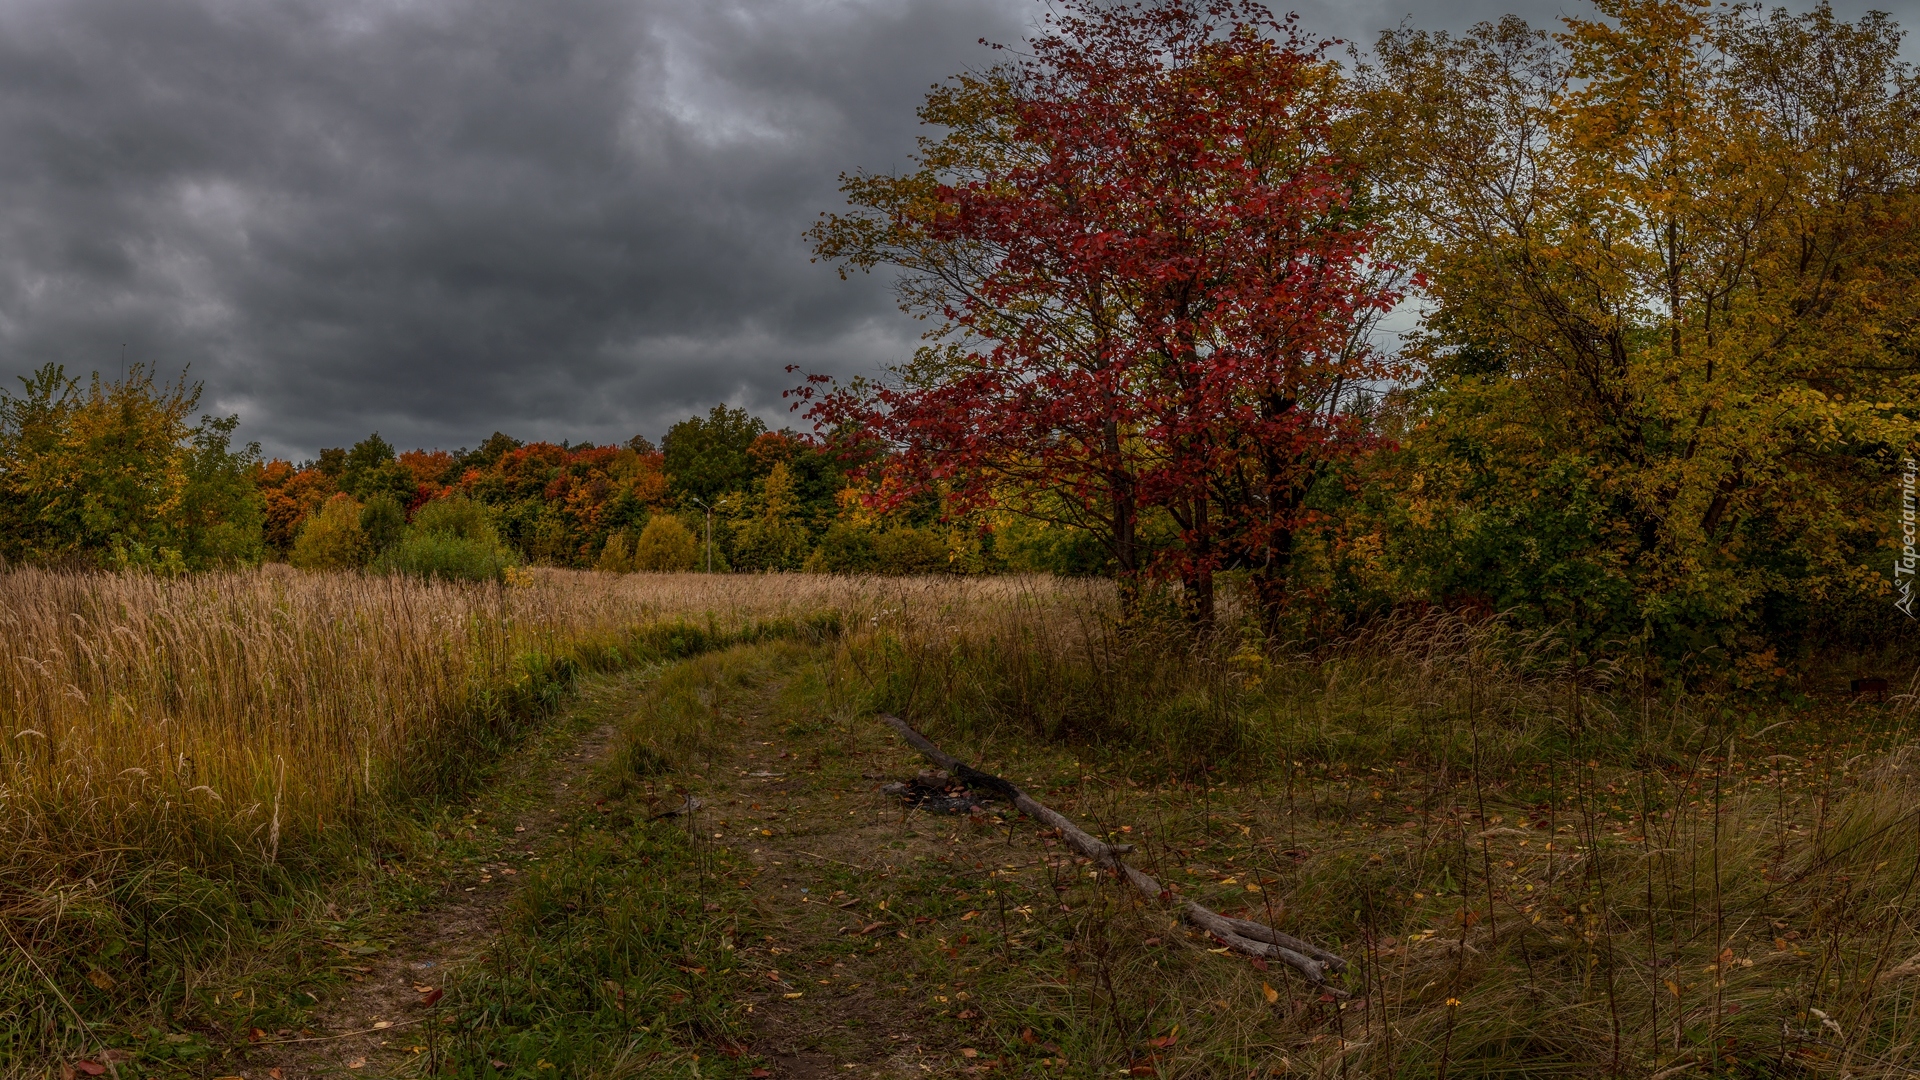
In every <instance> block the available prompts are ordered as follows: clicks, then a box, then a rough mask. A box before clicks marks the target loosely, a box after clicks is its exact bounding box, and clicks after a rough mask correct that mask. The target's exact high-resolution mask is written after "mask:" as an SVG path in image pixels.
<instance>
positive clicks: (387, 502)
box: [360, 491, 407, 555]
mask: <svg viewBox="0 0 1920 1080" xmlns="http://www.w3.org/2000/svg"><path fill="white" fill-rule="evenodd" d="M360 530H361V531H362V532H364V533H366V534H367V548H368V550H369V551H371V552H373V554H375V555H378V554H380V553H381V552H383V551H386V550H387V549H388V548H390V547H392V546H393V545H395V544H397V543H399V542H400V537H401V536H402V535H404V534H405V533H406V531H407V512H406V510H405V509H404V508H402V507H401V505H400V503H399V502H398V501H397V500H396V499H394V497H393V496H391V495H389V494H387V493H386V492H384V491H381V492H376V493H375V494H374V495H373V496H371V497H370V498H368V499H367V502H366V505H365V506H362V507H361V508H360Z"/></svg>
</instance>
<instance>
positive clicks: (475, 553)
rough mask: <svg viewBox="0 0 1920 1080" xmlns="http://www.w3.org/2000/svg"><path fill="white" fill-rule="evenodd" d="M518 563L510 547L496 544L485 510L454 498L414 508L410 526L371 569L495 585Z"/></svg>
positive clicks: (458, 497)
mask: <svg viewBox="0 0 1920 1080" xmlns="http://www.w3.org/2000/svg"><path fill="white" fill-rule="evenodd" d="M518 565H519V560H518V559H517V558H516V557H515V556H514V553H513V549H512V548H509V547H508V546H507V545H506V544H503V543H501V542H500V534H499V532H497V531H496V530H495V529H494V527H493V518H492V516H491V515H489V514H488V513H487V508H486V507H484V506H481V505H480V504H479V503H476V502H473V501H471V500H468V499H464V498H461V497H460V496H457V495H456V496H454V497H452V498H449V499H435V500H433V501H432V502H430V503H427V504H426V505H425V506H422V507H421V508H420V509H419V510H416V511H415V512H414V515H413V524H412V526H410V527H409V528H408V529H407V531H406V534H405V535H404V536H403V537H401V539H400V542H399V543H397V544H395V545H394V546H393V547H391V548H389V549H388V550H387V551H386V552H385V553H384V554H383V555H381V557H380V558H379V559H378V560H377V561H376V562H375V563H374V569H376V570H382V571H388V572H398V573H402V574H414V575H417V576H419V577H429V578H432V577H437V578H447V579H449V580H453V581H499V580H502V579H503V578H505V577H506V573H507V568H508V567H512V566H518Z"/></svg>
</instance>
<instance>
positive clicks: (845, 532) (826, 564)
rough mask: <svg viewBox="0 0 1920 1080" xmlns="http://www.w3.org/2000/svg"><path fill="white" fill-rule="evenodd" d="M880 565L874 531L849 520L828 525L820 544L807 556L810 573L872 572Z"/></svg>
mask: <svg viewBox="0 0 1920 1080" xmlns="http://www.w3.org/2000/svg"><path fill="white" fill-rule="evenodd" d="M878 565H879V563H878V560H876V559H875V558H874V554H873V530H872V529H868V528H865V527H863V526H860V525H855V524H854V523H852V522H850V521H836V522H834V523H833V524H832V525H830V526H828V527H827V533H826V535H825V536H822V537H821V538H820V546H819V547H817V548H815V549H813V554H812V555H809V556H807V566H806V569H807V572H808V573H811V574H871V573H873V572H874V570H875V568H876V567H877V566H878Z"/></svg>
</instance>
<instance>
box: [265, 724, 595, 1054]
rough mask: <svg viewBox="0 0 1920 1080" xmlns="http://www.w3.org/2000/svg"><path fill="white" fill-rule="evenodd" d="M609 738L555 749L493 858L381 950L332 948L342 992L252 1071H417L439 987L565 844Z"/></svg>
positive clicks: (448, 887)
mask: <svg viewBox="0 0 1920 1080" xmlns="http://www.w3.org/2000/svg"><path fill="white" fill-rule="evenodd" d="M615 735H616V730H615V726H614V725H613V724H612V723H610V722H602V723H598V724H596V725H594V726H593V727H591V728H589V729H587V730H586V731H585V732H583V733H582V734H581V735H579V736H578V737H577V738H575V739H574V740H572V741H571V744H570V745H565V746H563V747H561V748H560V749H559V750H558V752H557V753H556V754H555V755H554V757H553V759H552V760H551V762H550V764H548V765H547V766H546V775H545V776H544V777H543V778H542V780H543V782H542V783H541V784H539V785H537V788H536V790H538V791H539V792H540V795H539V797H538V798H536V799H534V800H532V801H531V802H530V803H528V804H527V805H526V806H524V807H521V808H519V809H518V811H517V812H516V813H514V814H513V815H512V817H513V821H512V823H511V825H506V824H504V823H502V827H501V831H500V835H501V843H500V844H499V845H498V849H497V850H495V851H493V852H492V853H491V857H488V858H483V859H481V860H479V861H478V862H477V863H475V864H469V865H468V866H466V867H463V868H462V872H461V873H459V874H457V875H455V876H452V877H449V878H448V879H447V880H446V881H444V882H443V883H442V887H441V892H440V895H439V898H438V900H437V902H435V903H431V904H429V905H428V906H426V907H425V908H423V909H421V910H419V911H417V912H415V913H413V914H411V915H410V916H409V917H407V919H406V920H405V921H404V923H403V924H402V925H401V927H400V928H399V929H398V930H397V931H395V932H394V933H393V934H392V935H391V937H389V938H388V939H386V940H385V941H384V943H383V944H382V946H381V947H379V949H378V951H373V952H364V951H363V949H364V947H362V948H356V947H355V946H354V945H353V944H351V943H347V942H340V943H334V942H329V945H331V946H334V947H338V948H340V950H341V952H340V957H339V965H340V967H341V968H343V969H344V970H345V971H346V973H347V976H348V981H347V982H346V984H345V986H344V987H343V988H341V989H339V990H337V991H336V992H335V993H334V994H331V995H329V996H327V997H325V998H323V999H322V1000H320V1001H319V1003H318V1004H317V1005H316V1007H315V1010H314V1015H313V1020H312V1022H311V1023H310V1024H308V1025H307V1027H306V1028H304V1029H301V1030H300V1031H298V1032H291V1031H290V1032H288V1033H287V1034H286V1035H285V1036H278V1035H276V1036H268V1037H266V1038H263V1039H262V1040H261V1042H260V1043H259V1044H258V1045H257V1046H254V1047H252V1048H251V1049H250V1051H249V1053H248V1054H247V1058H248V1065H249V1075H250V1076H261V1075H264V1076H268V1077H270V1078H271V1080H296V1078H300V1077H319V1076H361V1077H381V1076H396V1075H419V1074H420V1072H421V1068H420V1065H421V1057H422V1055H423V1054H424V1053H425V1051H426V1050H427V1048H428V1047H429V1046H430V1042H431V1040H432V1039H433V1038H434V1037H435V1035H434V1033H433V1032H432V1031H430V1030H429V1028H428V1025H429V1024H430V1023H432V1022H433V1021H434V1020H435V1019H436V1017H437V1016H438V1015H439V1014H438V1013H437V1012H436V1010H435V1005H436V1004H437V1003H438V1002H439V1000H440V998H441V994H442V992H443V987H444V986H445V985H446V984H447V982H449V981H450V976H451V975H452V973H453V972H455V971H457V970H458V969H459V968H460V967H461V966H462V965H464V964H466V963H469V962H471V961H472V960H474V959H475V958H476V957H479V956H481V955H482V954H483V953H484V952H485V950H486V947H487V946H488V945H490V944H491V943H492V942H493V940H494V938H495V936H496V935H497V934H498V933H499V931H500V927H501V923H502V920H503V918H504V916H505V913H506V909H507V905H508V903H509V902H510V901H511V899H512V897H513V895H514V893H515V892H516V891H517V890H518V888H519V883H520V881H521V880H523V879H524V875H525V873H526V870H527V868H528V866H529V865H530V864H533V863H536V862H538V861H540V860H542V859H544V858H548V857H550V855H551V852H552V850H553V848H554V847H555V845H556V844H557V842H559V841H560V840H562V839H563V837H562V829H563V828H564V825H563V823H564V822H566V821H568V820H571V819H572V818H573V817H574V812H575V811H578V810H580V809H581V808H582V807H583V806H584V805H585V804H587V803H589V802H590V801H592V799H593V786H592V783H591V777H592V772H593V768H594V766H595V765H596V764H598V763H599V762H600V760H601V759H603V758H604V757H606V755H607V754H608V753H609V752H610V751H611V750H612V748H613V743H614V739H615Z"/></svg>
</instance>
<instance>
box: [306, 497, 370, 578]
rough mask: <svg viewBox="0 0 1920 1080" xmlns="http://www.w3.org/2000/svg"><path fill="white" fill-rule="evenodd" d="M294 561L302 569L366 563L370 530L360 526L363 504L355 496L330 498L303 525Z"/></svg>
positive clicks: (342, 568)
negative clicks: (354, 498)
mask: <svg viewBox="0 0 1920 1080" xmlns="http://www.w3.org/2000/svg"><path fill="white" fill-rule="evenodd" d="M291 561H292V563H293V565H295V566H297V567H299V568H300V569H302V570H344V569H348V568H350V567H355V566H361V565H364V564H365V563H366V561H367V531H366V530H365V529H363V528H361V527H360V504H359V503H357V502H355V501H354V500H353V496H351V495H335V496H334V497H333V498H331V499H328V500H327V502H326V505H325V506H322V507H321V508H320V512H319V513H318V514H315V515H314V516H313V517H312V518H310V519H308V521H307V523H306V524H305V525H303V526H301V527H300V535H299V536H298V537H296V538H295V539H294V541H293V555H292V557H291Z"/></svg>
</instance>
